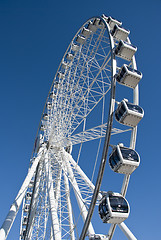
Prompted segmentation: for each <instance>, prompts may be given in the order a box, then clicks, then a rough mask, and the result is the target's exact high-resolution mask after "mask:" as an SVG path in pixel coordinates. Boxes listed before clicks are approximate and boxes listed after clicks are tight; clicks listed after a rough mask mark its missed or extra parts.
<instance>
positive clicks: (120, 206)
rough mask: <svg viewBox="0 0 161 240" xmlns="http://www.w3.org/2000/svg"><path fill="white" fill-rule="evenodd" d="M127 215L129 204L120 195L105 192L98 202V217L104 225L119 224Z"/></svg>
mask: <svg viewBox="0 0 161 240" xmlns="http://www.w3.org/2000/svg"><path fill="white" fill-rule="evenodd" d="M129 213H130V207H129V204H128V202H127V200H126V199H125V198H124V197H123V196H122V195H121V194H120V193H113V192H107V193H106V194H105V195H104V196H103V198H102V199H101V201H100V204H99V215H100V218H101V219H102V221H103V222H104V223H113V224H119V223H121V222H123V221H124V220H125V219H126V218H128V216H129Z"/></svg>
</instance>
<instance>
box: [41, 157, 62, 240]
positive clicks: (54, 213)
mask: <svg viewBox="0 0 161 240" xmlns="http://www.w3.org/2000/svg"><path fill="white" fill-rule="evenodd" d="M45 170H46V177H47V183H48V194H49V204H50V213H51V220H52V228H53V234H54V239H55V240H60V239H61V231H60V226H59V220H58V214H57V204H56V199H55V196H54V189H53V181H52V173H51V166H50V163H49V159H48V153H47V154H46V155H45Z"/></svg>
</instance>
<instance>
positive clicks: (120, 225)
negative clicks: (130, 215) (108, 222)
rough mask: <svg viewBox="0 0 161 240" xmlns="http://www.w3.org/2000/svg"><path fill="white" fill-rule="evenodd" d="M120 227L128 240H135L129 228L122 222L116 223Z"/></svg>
mask: <svg viewBox="0 0 161 240" xmlns="http://www.w3.org/2000/svg"><path fill="white" fill-rule="evenodd" d="M118 226H119V227H120V229H121V230H122V231H123V233H124V234H125V235H126V237H127V238H128V239H129V240H137V238H136V237H135V236H134V235H133V233H132V232H131V231H130V229H129V228H128V227H127V226H126V225H125V223H124V222H122V223H120V224H118Z"/></svg>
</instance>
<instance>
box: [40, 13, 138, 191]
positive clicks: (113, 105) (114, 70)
mask: <svg viewBox="0 0 161 240" xmlns="http://www.w3.org/2000/svg"><path fill="white" fill-rule="evenodd" d="M95 18H99V19H100V20H102V21H103V22H104V25H105V27H106V30H107V32H108V35H109V39H110V44H111V75H112V78H111V79H112V80H111V85H115V84H116V83H115V84H114V79H115V74H116V62H115V56H114V54H113V49H114V42H113V38H112V36H111V34H110V29H109V26H108V24H107V23H106V21H105V20H104V19H103V18H102V17H100V16H95V17H92V18H89V19H88V20H87V21H86V22H85V23H84V24H83V25H82V26H81V28H80V29H82V28H83V26H85V24H87V23H88V22H89V21H91V20H93V19H95ZM80 29H79V30H78V31H77V33H76V34H75V36H74V37H73V39H72V41H71V43H72V42H73V40H74V39H75V38H76V37H77V35H78V33H79V32H80ZM71 43H70V44H69V46H68V48H67V50H66V52H65V54H64V56H63V58H62V60H61V62H60V64H59V67H58V69H57V72H56V74H55V77H54V80H53V82H52V84H51V87H50V90H49V93H48V96H47V99H46V102H45V106H44V109H43V112H42V116H41V120H42V117H43V114H44V113H45V108H46V103H47V101H48V99H49V94H50V92H51V89H52V87H53V84H54V82H55V79H56V76H57V74H58V72H59V69H60V66H61V64H62V62H63V59H64V57H65V55H66V54H67V52H68V50H69V48H70V46H71ZM133 62H134V63H133V64H134V65H135V66H136V62H135V57H134V58H133ZM114 88H115V86H112V87H111V89H110V91H111V93H112V94H111V97H110V101H111V102H112V104H111V103H110V111H109V118H110V117H111V106H112V108H113V110H112V112H114V107H115V90H114ZM134 102H138V87H137V88H136V89H135V94H134ZM41 120H40V124H39V128H40V125H41ZM112 122H113V114H112V119H110V121H109V122H108V125H111V130H112ZM39 128H38V132H39ZM111 130H110V131H109V132H108V134H107V136H108V137H107V138H109V137H110V136H111ZM38 132H37V136H38ZM133 135H134V136H133V137H131V139H132V140H131V142H132V143H131V144H130V145H135V142H136V130H135V132H134V133H133ZM105 142H106V141H105ZM105 145H107V142H106V143H104V146H105ZM108 147H109V143H108ZM106 157H107V156H106ZM98 175H101V174H98ZM102 176H103V175H102ZM100 184H101V182H100ZM127 186H128V182H127V181H126V188H127ZM124 195H125V194H124Z"/></svg>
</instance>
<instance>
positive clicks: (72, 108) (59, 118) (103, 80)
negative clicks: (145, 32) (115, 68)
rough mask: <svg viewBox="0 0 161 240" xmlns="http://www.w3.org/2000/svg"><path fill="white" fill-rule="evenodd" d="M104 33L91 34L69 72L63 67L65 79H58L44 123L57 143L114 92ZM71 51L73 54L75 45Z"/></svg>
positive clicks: (76, 52)
mask: <svg viewBox="0 0 161 240" xmlns="http://www.w3.org/2000/svg"><path fill="white" fill-rule="evenodd" d="M104 31H105V30H104V29H98V30H97V31H96V32H95V33H94V34H91V36H90V37H89V38H88V39H87V40H86V41H87V43H86V44H85V45H83V46H80V47H79V49H78V51H75V52H74V58H73V60H72V61H70V62H68V63H67V65H66V66H65V69H64V65H62V66H60V69H59V72H61V73H63V77H62V75H61V78H60V76H59V74H57V76H56V79H55V84H54V86H53V97H52V108H51V109H50V110H48V116H49V119H48V121H47V122H44V123H43V124H44V125H45V124H46V137H47V138H49V137H51V135H52V137H51V138H52V141H53V144H54V143H56V142H58V141H61V139H65V138H66V137H67V136H69V135H71V134H72V133H73V132H74V131H75V129H76V128H77V127H78V126H79V125H80V124H81V122H82V121H83V120H84V118H86V117H87V115H88V114H89V113H90V112H91V111H92V110H93V109H94V107H95V106H96V105H97V104H98V103H99V102H100V101H101V99H102V98H103V97H104V96H105V94H106V93H107V92H108V91H109V90H110V78H111V66H110V61H111V55H110V46H109V40H108V37H106V36H105V35H104ZM69 52H73V50H72V45H71V46H70V49H69ZM53 133H54V134H53Z"/></svg>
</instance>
